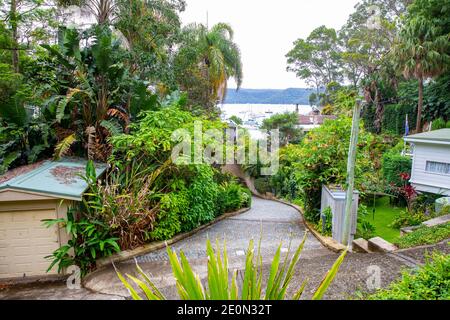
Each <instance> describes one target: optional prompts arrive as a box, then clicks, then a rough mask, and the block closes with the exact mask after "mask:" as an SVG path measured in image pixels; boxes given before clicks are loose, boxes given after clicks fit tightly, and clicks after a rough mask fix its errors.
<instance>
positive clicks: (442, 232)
mask: <svg viewBox="0 0 450 320" xmlns="http://www.w3.org/2000/svg"><path fill="white" fill-rule="evenodd" d="M449 238H450V223H447V224H444V225H439V226H435V227H431V228H429V227H425V226H423V227H420V228H419V229H417V230H415V231H413V232H411V233H410V234H407V235H406V236H404V237H402V238H400V239H399V240H398V241H397V242H396V245H397V246H398V247H399V248H402V249H404V248H411V247H416V246H421V245H427V244H434V243H438V242H440V241H443V240H445V239H449Z"/></svg>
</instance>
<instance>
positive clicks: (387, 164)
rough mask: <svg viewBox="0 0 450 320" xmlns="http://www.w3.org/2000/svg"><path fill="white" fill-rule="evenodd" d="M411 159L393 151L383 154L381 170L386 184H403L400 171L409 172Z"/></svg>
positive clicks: (399, 185) (396, 185)
mask: <svg viewBox="0 0 450 320" xmlns="http://www.w3.org/2000/svg"><path fill="white" fill-rule="evenodd" d="M411 167H412V160H411V158H409V157H404V156H402V155H400V154H397V153H395V152H388V153H385V154H384V155H383V161H382V170H383V176H384V179H385V180H386V183H387V184H388V185H393V186H395V187H401V186H403V180H402V178H401V176H400V174H401V173H408V174H411Z"/></svg>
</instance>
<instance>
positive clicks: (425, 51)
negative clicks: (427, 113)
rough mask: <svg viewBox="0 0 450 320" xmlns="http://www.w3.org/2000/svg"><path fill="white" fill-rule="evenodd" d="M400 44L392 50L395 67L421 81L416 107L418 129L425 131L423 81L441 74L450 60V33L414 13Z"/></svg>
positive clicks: (403, 31) (402, 33)
mask: <svg viewBox="0 0 450 320" xmlns="http://www.w3.org/2000/svg"><path fill="white" fill-rule="evenodd" d="M398 40H399V41H398V44H397V45H396V46H395V47H394V49H393V51H392V53H393V57H394V59H395V60H396V67H397V69H398V70H400V71H402V72H403V75H404V76H405V78H415V79H417V80H418V82H419V102H418V107H417V125H416V131H417V133H420V132H422V109H423V87H424V85H423V82H424V80H425V79H427V78H432V77H436V76H438V75H440V74H442V73H443V72H444V71H445V69H446V67H448V62H449V60H450V57H449V55H448V54H447V52H448V51H447V49H448V42H449V35H448V34H447V35H440V33H439V30H438V28H437V27H436V26H435V25H434V24H433V23H432V22H431V21H430V20H428V19H425V18H423V17H421V16H415V17H413V18H412V19H410V20H409V21H407V23H406V24H405V26H404V27H403V29H402V30H401V32H400V37H399V39H398Z"/></svg>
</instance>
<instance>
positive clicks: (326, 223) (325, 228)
mask: <svg viewBox="0 0 450 320" xmlns="http://www.w3.org/2000/svg"><path fill="white" fill-rule="evenodd" d="M317 230H319V231H320V233H322V235H324V236H327V237H329V236H331V235H332V232H333V211H332V210H331V207H327V208H325V209H324V210H323V212H322V214H321V215H320V222H319V224H318V226H317Z"/></svg>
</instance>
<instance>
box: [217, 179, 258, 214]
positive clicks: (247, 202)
mask: <svg viewBox="0 0 450 320" xmlns="http://www.w3.org/2000/svg"><path fill="white" fill-rule="evenodd" d="M251 203H252V194H251V192H250V190H248V189H247V188H244V187H243V186H241V185H240V184H238V183H237V182H235V181H230V182H225V183H222V184H221V185H219V193H218V196H217V209H216V210H217V214H218V215H220V214H223V213H227V212H233V211H236V210H238V209H241V208H244V207H247V208H249V207H250V206H251Z"/></svg>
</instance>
